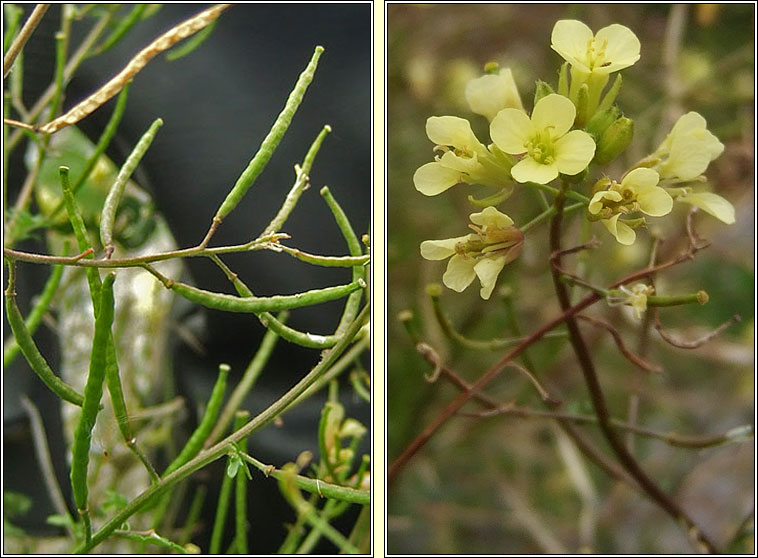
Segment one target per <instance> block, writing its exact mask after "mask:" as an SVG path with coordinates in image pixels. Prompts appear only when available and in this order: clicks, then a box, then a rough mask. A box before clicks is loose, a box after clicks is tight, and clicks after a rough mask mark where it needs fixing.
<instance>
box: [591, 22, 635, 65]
mask: <svg viewBox="0 0 758 558" xmlns="http://www.w3.org/2000/svg"><path fill="white" fill-rule="evenodd" d="M604 41H607V43H606V47H605V57H604V58H605V60H604V62H603V64H606V65H605V66H602V67H597V66H596V67H595V68H594V69H593V70H594V71H602V72H605V73H610V72H616V71H618V70H623V69H624V68H628V67H629V66H631V65H632V64H634V63H635V62H637V60H639V59H640V40H639V39H638V38H637V36H636V35H635V34H634V33H633V32H632V30H631V29H629V28H628V27H625V26H623V25H619V24H618V23H614V24H612V25H609V26H608V27H603V28H602V29H601V30H600V31H598V32H597V34H596V35H595V45H596V46H597V45H600V44H602V43H603V42H604ZM608 62H610V64H608Z"/></svg>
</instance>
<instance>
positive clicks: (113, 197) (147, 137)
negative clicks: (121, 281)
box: [100, 118, 163, 258]
mask: <svg viewBox="0 0 758 558" xmlns="http://www.w3.org/2000/svg"><path fill="white" fill-rule="evenodd" d="M161 126H163V120H161V119H160V118H156V119H155V121H154V122H153V123H152V124H151V126H150V128H148V130H147V132H145V133H144V134H143V135H142V137H141V138H140V140H139V141H138V142H137V145H136V146H135V147H134V149H133V150H132V152H131V153H130V154H129V157H127V159H126V162H125V163H124V165H123V166H122V167H121V170H119V171H118V175H117V176H116V180H115V181H114V182H113V186H111V189H110V190H109V191H108V196H107V197H106V198H105V202H104V203H103V211H102V213H101V216H100V240H101V241H102V243H103V246H104V247H105V256H106V258H108V257H110V255H111V254H112V253H113V224H114V223H115V221H116V210H117V209H118V204H119V202H120V201H121V195H122V194H123V193H124V189H125V188H126V183H127V182H128V181H129V178H130V177H131V176H132V173H133V172H134V169H136V168H137V165H138V164H139V162H140V161H141V160H142V157H143V156H144V155H145V152H146V151H147V150H148V148H149V147H150V144H151V143H153V138H155V134H156V133H157V132H158V128H160V127H161Z"/></svg>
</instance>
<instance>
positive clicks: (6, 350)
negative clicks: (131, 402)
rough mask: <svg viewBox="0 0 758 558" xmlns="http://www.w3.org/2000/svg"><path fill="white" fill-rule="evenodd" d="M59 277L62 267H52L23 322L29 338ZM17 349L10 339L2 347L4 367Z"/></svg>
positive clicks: (46, 305)
mask: <svg viewBox="0 0 758 558" xmlns="http://www.w3.org/2000/svg"><path fill="white" fill-rule="evenodd" d="M61 277H63V266H62V265H56V266H53V272H52V273H51V274H50V277H48V279H47V282H46V283H45V286H44V288H43V289H42V294H41V295H40V296H39V300H38V301H37V303H36V304H35V305H34V308H32V311H31V312H29V316H27V318H26V321H25V322H24V325H25V328H26V330H27V332H28V333H29V335H30V336H32V335H34V332H35V331H36V330H37V328H38V327H39V324H40V323H41V322H42V318H43V316H44V315H45V312H47V309H48V307H49V306H50V302H51V301H52V300H53V296H55V293H56V292H57V291H58V286H59V285H60V283H61ZM14 294H15V293H14ZM14 305H15V301H14ZM14 334H15V332H14ZM19 349H20V347H19V345H18V342H17V341H16V340H15V338H12V339H11V340H10V341H9V342H7V343H5V347H3V365H4V366H8V365H9V364H10V363H11V362H13V360H14V359H15V358H16V355H18V352H19ZM27 358H28V357H27ZM80 406H81V405H80Z"/></svg>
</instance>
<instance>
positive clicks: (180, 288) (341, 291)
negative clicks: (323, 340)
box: [167, 279, 366, 314]
mask: <svg viewBox="0 0 758 558" xmlns="http://www.w3.org/2000/svg"><path fill="white" fill-rule="evenodd" d="M167 286H168V288H170V289H171V290H173V291H174V292H175V293H177V294H178V295H180V296H182V297H184V298H186V299H187V300H189V301H191V302H196V303H197V304H201V305H203V306H206V307H208V308H213V309H215V310H223V311H225V312H240V313H246V314H260V313H263V312H278V311H281V310H289V309H291V308H300V307H302V306H311V305H313V304H320V303H322V302H327V301H329V300H335V299H337V298H342V297H344V296H347V295H349V294H350V293H352V292H353V291H357V290H358V289H362V288H363V287H365V286H366V282H365V281H363V280H362V279H360V280H358V281H353V282H352V283H348V284H347V285H338V286H335V287H326V288H324V289H314V290H311V291H305V292H302V293H297V294H294V295H276V296H270V297H256V296H250V297H240V296H233V295H228V294H222V293H214V292H210V291H204V290H202V289H197V288H195V287H190V286H189V285H185V284H184V283H171V284H170V285H167Z"/></svg>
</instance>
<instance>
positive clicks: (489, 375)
mask: <svg viewBox="0 0 758 558" xmlns="http://www.w3.org/2000/svg"><path fill="white" fill-rule="evenodd" d="M704 247H705V246H702V245H700V246H696V245H692V244H691V245H690V246H689V248H688V249H687V250H686V251H685V252H683V253H682V254H679V255H678V256H676V257H675V258H673V259H671V260H669V261H667V262H663V263H661V264H658V265H649V266H647V267H646V268H644V269H641V270H639V271H635V272H634V273H631V274H629V275H627V276H626V277H622V278H621V279H619V280H617V281H615V282H614V283H612V284H611V285H609V286H608V287H607V289H615V288H617V287H619V286H620V285H624V284H626V283H630V282H632V281H635V280H637V279H640V278H641V277H647V276H648V275H650V274H651V273H655V272H656V271H660V270H662V269H666V268H668V267H671V266H674V265H677V264H679V263H681V262H684V261H687V260H690V259H692V257H693V256H694V255H695V253H696V252H697V251H698V250H700V249H702V248H704ZM600 299H601V295H600V294H598V293H591V294H589V295H587V296H586V297H584V298H583V299H582V300H580V301H579V302H578V303H576V304H575V305H574V306H571V307H569V308H568V309H566V310H564V312H563V313H562V314H561V315H559V316H557V317H556V318H553V319H552V320H551V321H549V322H547V323H546V324H544V325H543V326H542V327H541V328H539V329H538V330H537V331H535V332H534V333H532V334H531V335H530V336H529V337H527V338H526V339H524V341H522V342H521V343H520V344H519V345H517V346H516V347H514V348H513V349H511V350H510V351H509V352H508V353H507V354H506V355H505V356H504V357H503V358H502V359H500V361H498V362H497V363H496V364H495V365H494V366H492V368H490V369H489V370H488V371H487V372H485V374H484V375H483V376H482V377H481V378H479V380H477V381H476V382H475V383H474V384H473V385H472V386H471V387H470V388H469V389H468V390H467V391H464V392H462V393H461V394H460V395H459V396H458V397H456V398H455V399H454V400H452V401H451V402H450V403H449V404H448V405H447V407H445V408H444V409H443V410H442V412H440V414H439V415H438V416H437V417H435V419H434V420H433V421H432V422H431V423H430V424H429V425H428V426H427V427H426V428H425V429H424V430H423V432H421V433H420V434H419V435H418V436H417V437H416V438H415V439H414V440H413V441H412V442H411V443H410V444H409V445H408V446H407V447H406V448H405V450H403V452H402V453H401V454H400V455H399V456H398V457H397V459H395V461H394V462H393V463H392V465H391V466H390V468H389V471H388V473H387V482H388V483H392V481H393V480H394V478H395V477H396V476H397V474H398V472H399V471H400V470H401V469H402V468H403V466H405V465H406V464H407V463H408V461H410V459H411V458H412V457H413V456H414V455H415V454H416V452H418V451H419V450H420V449H421V448H422V447H424V445H425V444H426V443H427V442H428V441H429V439H430V438H431V437H432V436H433V435H434V434H435V432H437V430H439V428H440V427H441V426H442V425H443V424H444V423H445V422H446V421H447V420H448V419H449V418H450V417H452V416H453V415H455V413H456V412H457V411H458V410H459V409H460V408H461V407H463V405H464V404H465V403H466V401H468V400H469V399H471V398H472V397H473V396H474V394H476V393H478V392H479V391H480V390H481V389H482V388H483V387H484V386H485V385H487V384H488V383H489V382H490V381H492V379H494V378H495V377H496V376H497V375H498V374H499V373H500V372H501V371H502V370H503V368H505V365H506V364H507V363H508V362H509V361H511V360H512V359H514V358H516V357H517V356H519V355H520V354H521V353H523V352H524V351H525V350H526V349H527V348H528V347H529V346H530V345H533V344H534V343H535V342H536V341H538V340H539V339H541V338H542V337H543V336H544V335H545V334H546V333H547V332H548V331H550V330H552V329H554V328H555V327H557V326H558V325H559V324H561V323H563V322H564V321H565V320H567V319H568V318H570V317H571V316H574V315H575V314H577V313H579V312H581V311H582V310H584V309H585V308H588V307H590V306H591V305H593V304H594V303H596V302H597V301H598V300H600ZM562 424H563V423H562ZM569 435H571V434H569ZM572 438H574V436H572ZM575 441H576V438H575Z"/></svg>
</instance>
